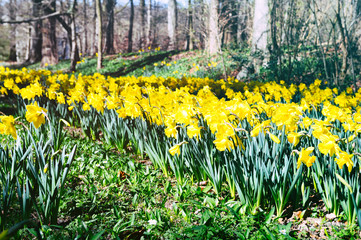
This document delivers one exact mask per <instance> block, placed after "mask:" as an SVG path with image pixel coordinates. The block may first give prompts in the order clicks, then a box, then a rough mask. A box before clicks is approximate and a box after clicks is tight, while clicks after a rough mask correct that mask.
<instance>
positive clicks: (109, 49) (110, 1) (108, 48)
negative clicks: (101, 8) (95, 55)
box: [105, 0, 115, 54]
mask: <svg viewBox="0 0 361 240" xmlns="http://www.w3.org/2000/svg"><path fill="white" fill-rule="evenodd" d="M105 6H106V10H107V16H108V24H107V33H106V38H105V39H106V41H105V52H106V53H107V54H114V53H115V50H114V7H115V0H107V1H106V5H105Z"/></svg>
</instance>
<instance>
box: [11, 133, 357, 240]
mask: <svg viewBox="0 0 361 240" xmlns="http://www.w3.org/2000/svg"><path fill="white" fill-rule="evenodd" d="M64 145H69V146H74V145H78V146H79V148H78V151H77V156H76V160H75V161H74V163H73V165H72V169H71V172H70V174H69V175H68V181H67V184H66V193H65V194H64V195H63V197H62V199H63V200H62V203H61V207H60V217H59V219H58V225H56V226H43V227H42V229H41V231H40V234H41V235H42V237H43V238H45V239H98V238H99V239H140V238H141V237H143V238H144V239H295V238H303V237H306V238H307V237H310V232H309V231H306V232H302V231H295V228H297V226H298V225H299V224H300V222H297V221H294V222H292V221H290V222H289V223H288V224H286V223H279V222H278V220H277V219H272V214H271V215H265V214H263V213H262V212H260V213H258V214H256V215H248V216H247V215H244V214H243V213H242V206H241V204H240V203H239V202H238V201H235V200H233V199H231V198H229V194H227V193H222V194H221V196H222V197H220V198H217V196H216V195H215V193H214V192H212V191H211V190H210V189H211V186H210V183H207V182H206V183H200V184H199V183H194V182H192V180H191V179H187V181H186V183H185V184H184V185H183V186H177V185H176V184H175V182H176V180H175V178H174V177H170V178H166V177H165V176H164V175H163V174H162V172H161V171H160V170H159V169H155V168H154V166H153V165H152V164H151V162H150V161H149V160H148V159H147V157H146V156H139V155H135V154H133V152H132V149H131V148H130V147H129V148H127V150H126V151H118V150H116V149H114V148H113V147H111V146H108V145H106V144H103V143H102V142H100V141H99V140H98V141H91V140H87V139H85V138H82V137H80V136H79V135H77V134H76V131H73V132H72V133H68V135H67V137H66V139H65V143H64ZM322 214H323V213H319V212H315V213H313V217H315V218H316V217H320V215H322ZM13 217H15V216H13ZM35 221H36V219H35ZM321 229H322V227H321V226H318V228H315V229H314V231H316V232H320V231H321ZM329 234H330V236H331V237H334V239H337V238H339V237H343V238H344V237H355V236H357V235H356V234H357V229H344V228H343V227H342V226H341V227H338V228H336V227H334V228H333V230H331V232H330V233H329ZM37 235H39V233H37V228H36V227H35V228H34V227H29V226H28V228H25V229H24V230H21V231H19V232H18V233H17V236H16V237H17V238H22V239H33V238H34V237H36V236H37ZM350 239H352V238H350Z"/></svg>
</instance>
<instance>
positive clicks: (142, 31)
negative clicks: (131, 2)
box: [139, 0, 145, 48]
mask: <svg viewBox="0 0 361 240" xmlns="http://www.w3.org/2000/svg"><path fill="white" fill-rule="evenodd" d="M139 5H140V6H139V7H140V41H139V42H140V48H142V47H143V44H144V41H145V0H140V3H139Z"/></svg>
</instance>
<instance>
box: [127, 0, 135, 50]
mask: <svg viewBox="0 0 361 240" xmlns="http://www.w3.org/2000/svg"><path fill="white" fill-rule="evenodd" d="M133 22H134V4H133V0H130V17H129V31H128V52H132V50H133Z"/></svg>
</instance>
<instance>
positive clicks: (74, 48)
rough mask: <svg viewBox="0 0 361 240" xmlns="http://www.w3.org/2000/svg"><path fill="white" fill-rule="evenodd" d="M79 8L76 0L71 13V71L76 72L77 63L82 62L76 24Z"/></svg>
mask: <svg viewBox="0 0 361 240" xmlns="http://www.w3.org/2000/svg"><path fill="white" fill-rule="evenodd" d="M76 7H77V0H74V2H73V7H72V13H71V18H72V22H71V38H72V39H71V45H72V48H71V56H70V59H71V62H70V71H75V70H76V63H77V62H78V61H79V60H80V58H79V51H78V44H77V38H76V31H75V29H76V24H75V12H76Z"/></svg>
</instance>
